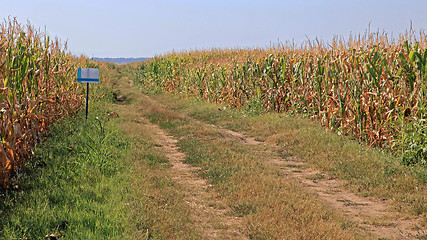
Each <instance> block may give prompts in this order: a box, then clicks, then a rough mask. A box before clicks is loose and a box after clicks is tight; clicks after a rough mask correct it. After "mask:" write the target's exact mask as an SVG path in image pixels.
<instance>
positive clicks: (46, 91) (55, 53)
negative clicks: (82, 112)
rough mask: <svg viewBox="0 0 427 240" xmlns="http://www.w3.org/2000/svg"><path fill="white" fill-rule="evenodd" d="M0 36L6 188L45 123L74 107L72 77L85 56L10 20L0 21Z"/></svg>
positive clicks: (2, 183) (1, 177) (0, 171)
mask: <svg viewBox="0 0 427 240" xmlns="http://www.w3.org/2000/svg"><path fill="white" fill-rule="evenodd" d="M0 36H1V38H0V138H1V141H0V187H9V186H10V177H11V176H12V175H13V174H15V173H18V172H19V170H20V168H22V167H23V166H25V164H26V159H28V158H29V157H30V156H31V155H32V149H33V148H34V146H35V145H36V144H37V143H38V142H40V141H41V140H42V137H43V135H42V134H43V133H44V132H45V131H46V130H48V127H49V124H51V123H52V122H53V121H54V120H56V119H58V118H60V117H62V116H64V115H72V114H74V113H75V112H76V111H77V110H78V109H79V108H80V106H81V102H82V101H81V100H82V99H81V91H79V90H78V85H77V84H76V83H74V82H75V75H76V68H77V67H80V66H84V64H85V63H86V59H85V58H83V57H81V58H76V57H73V56H71V55H70V54H69V53H66V52H65V48H66V47H62V46H61V43H60V42H59V40H58V39H54V40H51V39H50V38H49V36H48V35H47V34H42V33H40V32H38V31H37V30H36V29H34V27H32V26H31V25H30V24H27V25H26V26H24V25H21V24H19V23H18V22H17V21H16V20H15V19H8V20H5V21H4V22H3V23H2V24H1V25H0Z"/></svg>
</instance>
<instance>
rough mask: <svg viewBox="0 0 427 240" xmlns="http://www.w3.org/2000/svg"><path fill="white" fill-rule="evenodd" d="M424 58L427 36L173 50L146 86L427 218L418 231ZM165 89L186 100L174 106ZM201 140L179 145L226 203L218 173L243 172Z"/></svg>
mask: <svg viewBox="0 0 427 240" xmlns="http://www.w3.org/2000/svg"><path fill="white" fill-rule="evenodd" d="M426 57H427V50H426V37H425V35H424V34H423V33H421V34H420V35H419V36H415V34H414V33H413V32H410V33H408V34H407V35H405V36H402V37H401V38H400V39H398V40H395V41H394V40H392V39H389V38H388V37H387V34H383V35H381V34H367V35H365V36H361V37H360V38H354V37H353V38H350V39H349V40H348V41H342V40H341V41H338V40H336V41H335V42H333V43H332V44H331V46H326V45H325V44H323V43H320V42H317V43H309V44H307V45H306V46H303V47H302V48H295V47H287V46H281V47H278V48H272V49H265V50H262V49H235V50H217V49H213V50H210V51H208V50H207V51H195V52H183V53H172V54H168V55H165V56H159V57H156V58H153V59H150V60H148V61H146V62H144V63H142V64H141V65H140V67H139V72H138V84H139V86H140V88H141V90H142V91H143V92H145V93H146V94H149V95H153V97H154V98H159V99H163V101H165V104H166V102H167V104H166V105H167V106H171V105H172V106H175V107H176V109H178V110H179V111H184V112H186V113H187V114H188V115H189V116H191V117H193V118H195V119H198V120H201V121H204V122H208V123H212V124H215V125H219V126H222V127H225V128H229V129H232V130H235V131H244V132H247V133H248V134H249V135H251V136H253V137H255V138H256V139H258V140H260V141H265V142H269V143H272V144H274V145H276V146H278V147H280V148H281V149H282V153H283V154H285V155H292V156H295V157H297V158H298V159H301V160H302V161H304V162H306V163H309V164H310V166H312V167H315V168H317V169H321V170H322V171H325V172H327V173H328V174H330V176H333V177H337V178H339V179H342V180H345V181H346V182H347V184H346V187H347V188H348V189H350V190H352V191H353V192H356V193H358V194H360V195H362V196H368V197H374V198H376V199H381V200H382V201H386V202H388V203H390V204H392V206H394V208H395V209H397V210H398V211H400V212H401V213H402V214H403V215H406V216H412V217H416V218H420V219H421V220H422V219H424V220H422V221H421V223H420V224H419V225H417V226H414V228H421V229H426V226H427V222H426V221H425V218H426V214H427V199H426V196H427V187H426V186H427V185H426V183H427V167H426V158H425V157H426V155H425V153H426V152H425V150H426V141H425V139H426V138H425V131H424V128H425V126H426V124H425V120H426V103H427V101H426V100H427V99H426V98H425V96H426V91H427V88H426V87H427V85H426V83H427V79H426V76H427V75H426V69H427V68H426V66H427V65H426V61H425V59H426ZM166 92H171V93H174V94H179V95H181V97H177V98H175V99H173V100H167V99H168V97H162V96H165V95H164V93H166ZM159 94H160V95H159ZM156 95H159V96H158V97H156ZM184 96H191V97H193V98H192V99H193V100H185V99H186V97H184ZM200 100H207V101H209V102H214V103H217V104H219V105H212V104H203V103H202V102H200ZM186 101H187V103H184V102H186ZM192 105H193V106H192ZM173 109H175V108H173ZM233 109H237V110H233ZM275 112H276V113H275ZM149 117H150V119H151V120H152V121H153V122H155V123H158V124H160V126H162V127H163V128H165V129H167V130H168V131H169V132H170V133H171V134H173V135H174V136H176V137H183V136H184V137H185V136H188V135H186V134H190V132H192V131H196V130H195V129H193V128H192V127H189V126H188V123H187V122H186V120H182V119H175V118H167V120H158V118H159V117H158V116H156V115H153V116H149ZM311 120H316V121H311ZM321 126H323V127H326V129H327V131H325V129H324V128H323V129H322V128H321ZM177 129H179V130H177ZM190 129H192V130H190ZM196 132H197V131H196ZM192 137H195V136H194V133H193V135H192ZM197 137H199V136H198V135H196V137H195V139H187V138H185V139H183V140H181V141H180V142H179V144H180V146H181V147H182V149H185V152H186V153H187V154H189V155H190V156H193V155H194V158H196V156H197V155H199V156H200V155H202V156H205V157H206V159H204V160H203V159H198V160H197V159H189V160H188V161H189V162H190V163H191V164H194V165H196V166H202V167H204V168H206V170H205V172H202V173H201V175H200V176H203V177H206V178H208V179H210V178H213V180H212V181H213V182H214V183H219V184H218V186H217V187H218V188H219V189H222V190H223V191H224V195H227V196H228V194H230V192H227V190H226V189H223V187H221V184H220V183H221V180H218V179H215V176H216V177H218V178H220V179H221V178H225V179H230V178H231V177H230V176H234V174H233V173H234V172H235V171H236V169H235V168H238V169H241V168H242V167H241V166H240V167H237V166H235V168H234V167H232V166H234V165H233V164H232V163H227V164H226V163H216V162H217V161H220V160H219V159H222V158H230V156H221V157H218V158H217V157H215V156H216V155H215V154H213V152H216V151H219V152H221V150H220V149H222V151H225V149H228V148H225V147H224V146H223V145H221V144H220V143H217V144H218V146H219V145H221V147H219V148H217V149H216V151H212V152H210V151H209V150H206V149H209V146H206V144H208V145H210V143H208V142H209V141H207V140H204V141H200V139H198V138H197ZM210 141H215V140H214V139H211V140H210ZM195 146H203V147H201V148H202V149H204V150H197V148H198V147H195ZM205 152H206V155H205V154H203V153H205ZM226 152H227V151H226ZM193 153H194V154H193ZM228 153H230V152H229V151H228ZM217 164H220V165H221V164H222V165H221V166H222V167H219V166H217ZM247 164H248V163H245V165H247ZM258 174H260V173H258ZM254 177H255V176H254ZM239 181H241V179H240V180H239ZM230 184H231V185H234V184H235V182H233V183H230V182H227V184H226V185H230Z"/></svg>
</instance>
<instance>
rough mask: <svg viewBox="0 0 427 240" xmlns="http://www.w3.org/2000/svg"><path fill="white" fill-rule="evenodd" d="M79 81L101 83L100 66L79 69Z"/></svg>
mask: <svg viewBox="0 0 427 240" xmlns="http://www.w3.org/2000/svg"><path fill="white" fill-rule="evenodd" d="M77 82H79V83H99V69H98V68H79V69H77Z"/></svg>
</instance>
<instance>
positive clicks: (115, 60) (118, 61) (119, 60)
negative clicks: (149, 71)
mask: <svg viewBox="0 0 427 240" xmlns="http://www.w3.org/2000/svg"><path fill="white" fill-rule="evenodd" d="M148 59H150V58H143V57H141V58H97V57H94V58H93V60H94V61H101V62H112V63H116V64H125V63H132V62H143V61H145V60H148Z"/></svg>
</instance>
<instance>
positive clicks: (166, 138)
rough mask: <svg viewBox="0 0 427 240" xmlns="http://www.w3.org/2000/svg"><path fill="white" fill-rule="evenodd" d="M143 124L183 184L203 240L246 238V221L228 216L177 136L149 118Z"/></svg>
mask: <svg viewBox="0 0 427 240" xmlns="http://www.w3.org/2000/svg"><path fill="white" fill-rule="evenodd" d="M140 118H141V119H142V121H141V122H143V124H145V125H146V127H149V128H151V129H152V130H153V131H154V132H155V133H156V135H155V136H156V137H155V139H153V140H154V141H155V143H156V145H155V147H157V148H159V152H163V153H164V154H165V156H166V157H167V158H168V159H169V162H170V164H171V165H172V167H171V169H170V174H171V176H172V180H173V181H174V182H176V183H178V184H180V185H181V186H182V187H183V189H186V192H185V193H184V199H185V201H186V202H187V204H188V205H189V206H190V209H191V211H192V216H193V221H194V223H195V228H197V229H199V230H200V232H201V235H202V238H203V239H247V237H246V236H245V235H244V231H245V229H244V225H243V219H242V218H241V217H235V216H232V215H231V214H229V212H230V209H229V208H228V207H227V205H226V204H225V203H224V202H223V201H222V200H221V199H220V198H218V194H217V192H216V191H215V190H214V189H213V188H212V185H210V184H209V183H208V182H207V181H206V180H204V179H202V178H200V177H198V176H197V171H200V170H201V169H200V168H198V167H194V166H191V165H189V164H186V163H184V162H183V161H184V160H185V157H186V155H185V154H184V153H182V152H180V151H179V148H178V147H177V145H176V144H177V142H178V140H176V139H175V138H174V137H172V136H170V135H168V134H167V133H166V132H165V131H164V130H163V129H161V128H160V127H159V126H158V125H155V124H152V123H150V122H149V121H148V120H147V119H144V118H143V117H141V116H140Z"/></svg>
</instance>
